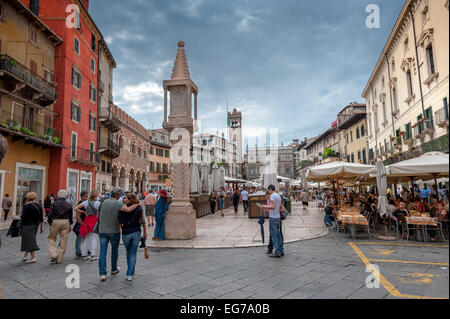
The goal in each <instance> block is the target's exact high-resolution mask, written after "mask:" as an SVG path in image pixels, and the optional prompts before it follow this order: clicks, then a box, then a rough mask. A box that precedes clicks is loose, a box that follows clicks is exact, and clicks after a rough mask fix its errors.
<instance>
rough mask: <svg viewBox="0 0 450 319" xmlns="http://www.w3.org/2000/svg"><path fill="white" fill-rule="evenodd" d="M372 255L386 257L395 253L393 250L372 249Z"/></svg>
mask: <svg viewBox="0 0 450 319" xmlns="http://www.w3.org/2000/svg"><path fill="white" fill-rule="evenodd" d="M372 252H373V254H375V255H381V256H388V255H392V254H393V253H395V252H396V251H395V249H377V248H375V249H372Z"/></svg>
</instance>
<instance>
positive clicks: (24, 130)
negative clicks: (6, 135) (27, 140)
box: [21, 126, 36, 136]
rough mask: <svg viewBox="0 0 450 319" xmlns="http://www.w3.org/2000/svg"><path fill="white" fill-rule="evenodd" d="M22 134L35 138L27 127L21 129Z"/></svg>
mask: <svg viewBox="0 0 450 319" xmlns="http://www.w3.org/2000/svg"><path fill="white" fill-rule="evenodd" d="M21 131H22V133H24V134H27V135H30V136H36V134H34V133H33V132H32V131H31V130H30V129H29V128H28V127H25V126H24V127H22V129H21Z"/></svg>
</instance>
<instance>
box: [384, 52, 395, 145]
mask: <svg viewBox="0 0 450 319" xmlns="http://www.w3.org/2000/svg"><path fill="white" fill-rule="evenodd" d="M385 57H386V63H387V69H388V78H389V100H390V102H391V117H392V134H393V135H392V136H394V137H395V126H394V109H393V105H392V104H393V103H392V90H391V67H390V66H389V57H388V55H387V53H386V55H385Z"/></svg>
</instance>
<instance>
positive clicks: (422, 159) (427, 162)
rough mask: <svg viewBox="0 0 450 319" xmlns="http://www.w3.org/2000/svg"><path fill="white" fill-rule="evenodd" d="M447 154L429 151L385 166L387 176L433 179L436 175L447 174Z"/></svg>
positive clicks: (446, 175) (444, 175) (445, 175)
mask: <svg viewBox="0 0 450 319" xmlns="http://www.w3.org/2000/svg"><path fill="white" fill-rule="evenodd" d="M448 165H449V157H448V154H444V153H439V152H430V153H426V154H424V155H422V156H419V157H416V158H413V159H410V160H406V161H402V162H398V163H395V164H392V165H389V166H387V167H386V173H387V176H388V177H414V178H416V179H424V178H425V179H433V178H435V177H436V176H439V177H448V176H449V173H448V172H449V169H448Z"/></svg>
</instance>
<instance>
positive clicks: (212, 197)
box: [209, 192, 217, 216]
mask: <svg viewBox="0 0 450 319" xmlns="http://www.w3.org/2000/svg"><path fill="white" fill-rule="evenodd" d="M216 203H217V196H216V193H214V192H211V195H209V206H210V208H211V214H212V215H213V216H214V214H215V212H216Z"/></svg>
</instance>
